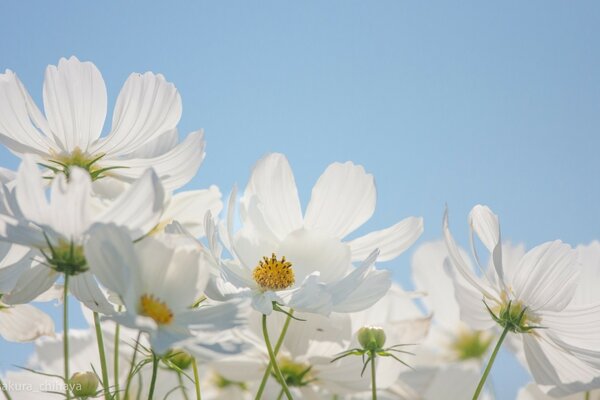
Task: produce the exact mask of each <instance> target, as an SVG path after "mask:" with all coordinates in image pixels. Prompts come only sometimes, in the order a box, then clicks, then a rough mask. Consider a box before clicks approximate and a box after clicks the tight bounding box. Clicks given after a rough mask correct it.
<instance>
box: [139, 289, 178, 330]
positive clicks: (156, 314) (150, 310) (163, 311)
mask: <svg viewBox="0 0 600 400" xmlns="http://www.w3.org/2000/svg"><path fill="white" fill-rule="evenodd" d="M140 314H141V315H143V316H145V317H150V318H152V319H153V320H154V322H156V323H157V324H159V325H167V324H170V323H171V322H173V312H172V311H171V310H170V309H169V307H168V306H167V304H166V303H165V302H163V301H160V300H159V299H158V298H156V297H154V296H153V295H151V294H145V295H143V296H142V297H141V298H140Z"/></svg>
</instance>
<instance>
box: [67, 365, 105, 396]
mask: <svg viewBox="0 0 600 400" xmlns="http://www.w3.org/2000/svg"><path fill="white" fill-rule="evenodd" d="M99 383H100V382H99V381H98V377H96V374H94V373H93V372H89V371H88V372H75V373H74V374H73V376H71V379H69V388H70V389H71V392H72V393H73V395H74V396H75V397H91V396H94V395H96V392H97V391H98V384H99Z"/></svg>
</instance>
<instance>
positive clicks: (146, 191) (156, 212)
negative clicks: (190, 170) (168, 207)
mask: <svg viewBox="0 0 600 400" xmlns="http://www.w3.org/2000/svg"><path fill="white" fill-rule="evenodd" d="M163 205H164V190H163V187H162V185H161V184H160V181H159V179H158V177H157V176H156V174H155V173H154V171H153V170H146V172H145V173H144V174H143V175H142V177H141V178H140V179H139V180H137V181H136V182H135V183H133V184H132V185H131V186H130V187H129V188H128V189H127V191H126V192H124V193H123V194H122V195H121V196H119V198H117V199H116V200H115V201H114V202H113V203H112V204H111V207H110V209H108V210H107V211H106V212H105V213H104V214H102V215H101V216H99V217H98V222H104V223H114V224H116V225H122V226H126V227H127V228H128V229H129V230H130V231H131V233H132V235H133V237H134V238H139V237H140V236H142V235H144V234H146V233H148V232H149V231H150V230H151V229H152V228H154V227H155V226H156V225H157V224H158V222H159V220H160V216H161V215H162V212H163Z"/></svg>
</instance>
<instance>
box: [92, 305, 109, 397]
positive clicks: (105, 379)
mask: <svg viewBox="0 0 600 400" xmlns="http://www.w3.org/2000/svg"><path fill="white" fill-rule="evenodd" d="M94 326H95V327H96V342H97V343H98V354H99V355H100V368H101V369H102V387H103V389H104V399H105V400H110V389H109V388H110V383H109V382H108V368H106V353H105V352H104V338H103V337H102V326H101V325H100V316H99V315H98V313H97V312H96V311H94Z"/></svg>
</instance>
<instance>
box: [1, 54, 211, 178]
mask: <svg viewBox="0 0 600 400" xmlns="http://www.w3.org/2000/svg"><path fill="white" fill-rule="evenodd" d="M43 94H44V95H43V100H44V111H45V114H46V116H45V117H44V115H42V113H41V111H40V110H39V109H38V108H37V106H36V105H35V103H34V102H33V99H32V98H31V96H30V95H29V93H27V91H26V89H25V87H24V86H23V84H22V83H21V81H20V80H19V78H17V75H16V74H15V73H14V72H12V71H10V70H7V71H6V72H5V73H4V74H0V142H2V143H3V144H4V145H5V146H6V147H8V148H9V149H10V150H11V151H12V152H14V153H16V154H18V155H23V154H28V153H29V154H35V155H37V157H38V161H39V162H41V163H43V164H44V165H47V166H48V167H50V168H51V169H52V168H54V169H57V170H65V169H70V168H71V167H73V166H79V167H82V168H85V169H87V170H88V171H89V172H90V173H91V175H92V177H93V178H94V179H96V178H101V177H114V178H118V179H121V180H125V181H131V180H133V179H136V178H139V177H140V176H141V175H142V174H143V173H144V171H145V170H146V169H148V168H154V170H155V171H156V173H157V174H158V176H159V177H160V179H161V181H162V182H163V184H164V185H165V187H166V188H167V189H175V188H178V187H181V186H183V185H184V184H185V183H187V182H188V181H189V180H190V179H191V178H192V177H193V176H194V175H195V173H196V171H197V170H198V167H199V166H200V164H201V163H202V160H203V158H204V138H203V132H202V131H198V132H194V133H192V134H190V135H189V136H188V137H187V138H186V139H185V140H184V141H183V142H182V143H180V144H177V130H176V126H177V123H178V122H179V119H180V117H181V98H180V96H179V93H178V92H177V89H176V88H175V86H173V84H172V83H169V82H167V81H166V80H165V78H164V77H163V76H162V75H160V74H158V75H156V74H153V73H151V72H146V73H145V74H137V73H134V74H131V75H130V76H129V78H128V79H127V81H126V82H125V84H124V86H123V88H122V89H121V92H120V94H119V97H118V98H117V101H116V104H115V110H114V114H113V118H112V129H111V131H110V132H109V133H108V135H106V136H105V137H100V135H101V133H102V128H103V126H104V120H105V118H106V109H107V95H106V87H105V85H104V80H103V79H102V75H101V74H100V71H98V69H97V68H96V66H95V65H94V64H92V63H90V62H81V61H79V60H78V59H77V58H76V57H71V58H69V59H64V58H61V59H60V61H59V63H58V66H54V65H50V66H48V68H47V69H46V75H45V79H44V91H43ZM101 180H102V179H101Z"/></svg>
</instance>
